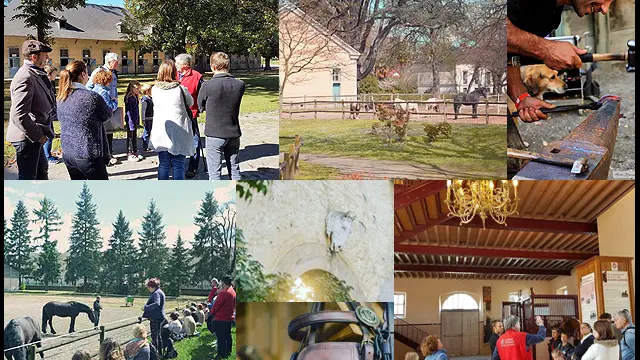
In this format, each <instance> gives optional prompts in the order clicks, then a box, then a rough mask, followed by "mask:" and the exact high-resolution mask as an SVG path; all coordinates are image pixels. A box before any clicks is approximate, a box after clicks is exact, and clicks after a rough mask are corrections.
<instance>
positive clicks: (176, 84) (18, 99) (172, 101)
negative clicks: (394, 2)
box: [6, 40, 245, 180]
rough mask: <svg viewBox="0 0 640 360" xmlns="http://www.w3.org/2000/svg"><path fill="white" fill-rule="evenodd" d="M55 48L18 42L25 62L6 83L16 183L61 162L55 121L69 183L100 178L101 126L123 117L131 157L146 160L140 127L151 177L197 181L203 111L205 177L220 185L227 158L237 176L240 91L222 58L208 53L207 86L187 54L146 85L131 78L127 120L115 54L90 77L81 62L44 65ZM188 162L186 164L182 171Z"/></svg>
mask: <svg viewBox="0 0 640 360" xmlns="http://www.w3.org/2000/svg"><path fill="white" fill-rule="evenodd" d="M51 51H52V49H51V48H50V47H49V46H48V45H46V44H44V43H42V42H39V41H37V40H27V41H25V42H24V43H23V46H22V53H23V55H24V57H25V61H24V65H23V66H22V67H21V68H20V69H19V70H18V72H17V73H16V75H15V76H14V78H13V79H12V81H11V89H10V91H11V111H10V116H9V125H8V128H7V136H6V138H7V141H9V142H11V144H12V145H13V146H14V148H15V149H16V162H17V165H18V178H19V179H21V180H23V179H24V180H46V179H48V165H49V164H56V163H58V162H59V161H60V160H59V159H58V158H56V157H55V156H53V155H52V154H51V141H52V139H53V138H54V137H55V133H54V128H53V121H55V120H58V121H59V122H60V140H61V147H62V153H63V155H62V161H63V162H64V164H65V165H66V167H67V171H68V173H69V176H70V178H71V179H72V180H106V179H108V178H109V175H108V172H107V167H108V166H114V165H117V164H118V163H119V161H118V160H117V159H116V158H115V157H114V156H113V153H114V152H113V132H114V131H116V130H113V128H112V127H109V126H107V125H108V123H112V122H114V119H115V122H116V123H117V122H118V119H117V117H118V116H123V117H124V124H121V125H124V128H125V131H126V133H127V143H126V149H127V153H128V157H127V158H128V160H129V161H141V160H143V159H144V158H145V157H144V156H143V155H142V154H141V153H140V152H139V151H138V140H137V129H138V127H140V126H143V134H142V150H144V151H152V150H155V151H156V152H157V153H158V179H160V180H167V179H169V177H170V173H172V174H173V179H174V180H182V179H184V178H185V177H187V178H192V177H195V175H196V173H197V171H198V164H199V162H200V156H201V155H200V154H201V152H203V151H202V144H201V141H200V130H199V127H198V123H197V118H198V116H199V114H200V113H201V112H203V111H204V112H206V123H205V129H204V133H205V136H206V162H207V166H208V172H209V179H210V180H219V179H220V177H221V171H222V163H223V160H225V161H226V166H227V170H228V173H229V175H230V177H231V179H232V180H239V179H240V167H239V161H238V153H239V150H240V136H241V135H242V132H241V130H240V123H239V112H240V103H241V101H242V97H243V95H244V91H245V84H244V82H243V81H242V80H239V79H236V78H235V77H233V76H232V75H230V74H229V70H230V61H229V56H228V55H227V54H225V53H222V52H217V53H214V54H212V55H211V57H210V63H211V68H212V70H213V73H214V75H213V77H212V78H211V80H208V81H205V80H204V78H203V76H202V74H200V73H199V72H198V71H196V70H194V69H192V68H191V63H192V58H191V56H190V55H188V54H180V55H178V56H176V59H175V61H173V60H165V61H164V62H163V63H162V64H161V65H160V67H159V70H158V74H157V77H156V81H155V83H154V84H153V85H150V84H140V82H138V81H136V80H132V81H130V82H129V84H128V86H127V90H126V93H125V97H124V99H123V100H124V115H122V114H120V115H119V112H118V71H117V69H118V65H119V59H118V54H115V53H108V54H106V56H105V64H104V65H103V66H100V67H98V68H97V69H95V70H94V71H93V72H92V73H91V75H89V74H88V71H87V67H86V65H85V63H84V62H82V61H78V60H74V61H71V62H70V63H69V64H68V65H67V66H66V67H65V68H64V69H62V70H61V71H60V72H59V81H58V89H57V94H56V90H55V85H54V80H55V78H56V77H55V76H56V73H57V69H55V68H53V67H48V68H45V65H46V64H47V62H48V60H49V57H48V53H49V52H51ZM187 158H190V160H189V164H188V167H187V166H186V161H187Z"/></svg>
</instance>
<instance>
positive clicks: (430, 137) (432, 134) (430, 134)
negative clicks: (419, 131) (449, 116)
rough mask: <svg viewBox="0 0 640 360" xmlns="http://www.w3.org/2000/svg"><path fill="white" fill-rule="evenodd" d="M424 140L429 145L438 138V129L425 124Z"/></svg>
mask: <svg viewBox="0 0 640 360" xmlns="http://www.w3.org/2000/svg"><path fill="white" fill-rule="evenodd" d="M424 133H425V135H424V138H425V141H426V142H427V143H431V142H433V141H435V140H436V137H437V136H438V128H436V126H435V125H431V124H427V125H425V126H424Z"/></svg>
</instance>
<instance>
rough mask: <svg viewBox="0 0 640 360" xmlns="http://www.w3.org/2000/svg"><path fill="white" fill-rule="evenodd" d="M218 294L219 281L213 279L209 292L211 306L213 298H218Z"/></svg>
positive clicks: (208, 299)
mask: <svg viewBox="0 0 640 360" xmlns="http://www.w3.org/2000/svg"><path fill="white" fill-rule="evenodd" d="M217 292H218V279H216V278H213V279H211V291H210V292H209V297H208V298H207V302H208V303H209V304H211V303H212V302H213V298H214V297H216V293H217Z"/></svg>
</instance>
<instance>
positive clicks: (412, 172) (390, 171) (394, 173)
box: [300, 154, 506, 180]
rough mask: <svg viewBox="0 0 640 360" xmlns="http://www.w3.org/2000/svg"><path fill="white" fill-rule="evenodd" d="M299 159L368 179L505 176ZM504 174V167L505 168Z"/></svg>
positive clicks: (384, 162)
mask: <svg viewBox="0 0 640 360" xmlns="http://www.w3.org/2000/svg"><path fill="white" fill-rule="evenodd" d="M300 160H304V161H308V162H310V163H313V164H317V165H322V166H327V167H332V168H336V169H338V171H339V172H340V173H341V174H345V175H348V174H356V173H357V174H361V175H362V177H363V178H367V179H394V178H399V177H400V178H403V179H430V180H436V179H465V178H477V179H493V178H501V179H503V178H505V177H506V174H498V173H492V172H482V173H477V172H476V173H466V172H461V171H457V170H455V169H445V168H441V167H438V166H432V165H422V164H409V163H404V162H397V161H389V160H373V159H364V158H351V157H346V156H324V155H315V154H300ZM505 172H506V167H505Z"/></svg>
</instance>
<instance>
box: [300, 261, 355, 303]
mask: <svg viewBox="0 0 640 360" xmlns="http://www.w3.org/2000/svg"><path fill="white" fill-rule="evenodd" d="M345 285H346V286H345ZM347 286H349V284H348V283H346V282H343V281H342V280H340V279H338V278H337V277H336V276H335V275H333V274H332V273H330V272H328V271H325V270H320V269H314V270H309V271H307V272H305V273H304V274H302V275H300V277H298V278H297V279H296V281H295V284H294V286H293V288H292V289H291V291H292V293H293V294H294V296H295V297H296V299H295V301H305V302H309V301H349V300H352V299H353V290H352V289H351V290H349V289H348V288H347Z"/></svg>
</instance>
